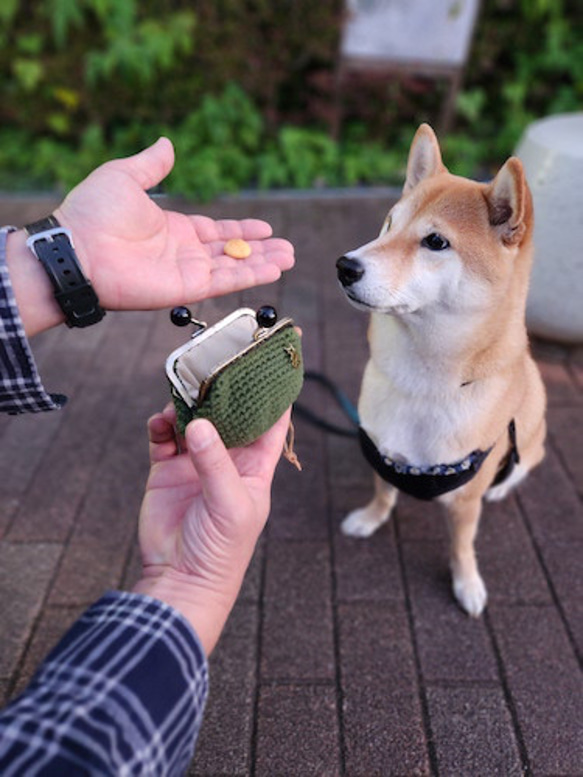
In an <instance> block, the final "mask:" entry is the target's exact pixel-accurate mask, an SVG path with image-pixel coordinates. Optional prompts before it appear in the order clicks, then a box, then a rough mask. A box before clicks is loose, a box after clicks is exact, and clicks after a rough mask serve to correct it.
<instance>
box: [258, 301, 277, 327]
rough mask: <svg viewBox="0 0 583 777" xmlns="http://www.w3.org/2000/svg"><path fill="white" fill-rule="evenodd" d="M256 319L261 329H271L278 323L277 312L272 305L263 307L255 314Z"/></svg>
mask: <svg viewBox="0 0 583 777" xmlns="http://www.w3.org/2000/svg"><path fill="white" fill-rule="evenodd" d="M255 319H256V321H257V323H258V324H259V326H260V327H263V329H270V328H271V327H272V326H274V324H276V323H277V310H276V309H275V308H274V307H272V306H271V305H262V306H261V307H260V308H259V310H258V311H257V313H256V314H255Z"/></svg>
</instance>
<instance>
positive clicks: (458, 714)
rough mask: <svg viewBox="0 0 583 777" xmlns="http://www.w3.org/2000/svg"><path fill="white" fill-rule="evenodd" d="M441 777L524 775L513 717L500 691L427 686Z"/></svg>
mask: <svg viewBox="0 0 583 777" xmlns="http://www.w3.org/2000/svg"><path fill="white" fill-rule="evenodd" d="M427 698H428V707H429V714H430V716H431V731H432V734H433V737H434V741H435V745H436V751H437V766H438V771H439V774H444V775H454V774H460V775H462V774H467V775H470V774H472V775H474V774H475V775H477V774H488V775H496V774H498V775H504V777H521V776H522V775H523V774H524V771H523V768H522V764H521V761H520V754H519V749H518V745H517V743H516V740H515V736H514V730H513V728H512V719H511V716H510V713H509V711H508V708H507V706H506V702H505V700H504V696H503V694H502V692H501V691H500V690H499V689H496V688H480V687H478V688H429V689H428V691H427Z"/></svg>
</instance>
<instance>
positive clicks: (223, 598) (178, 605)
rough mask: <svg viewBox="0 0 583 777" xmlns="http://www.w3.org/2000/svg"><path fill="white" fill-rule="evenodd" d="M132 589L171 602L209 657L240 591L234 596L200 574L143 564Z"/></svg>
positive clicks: (166, 602)
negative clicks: (219, 589)
mask: <svg viewBox="0 0 583 777" xmlns="http://www.w3.org/2000/svg"><path fill="white" fill-rule="evenodd" d="M133 590H134V592H135V593H140V594H145V595H146V596H150V597H152V598H154V599H158V600H159V601H162V602H164V603H165V604H168V605H170V606H171V607H173V608H174V609H175V610H177V611H178V612H179V613H180V614H181V615H182V616H183V617H184V618H186V620H187V621H188V622H189V623H190V625H191V627H192V629H193V630H194V631H195V632H196V634H197V636H198V638H199V640H200V642H201V644H202V646H203V648H204V650H205V653H206V654H207V656H209V655H210V654H211V652H212V650H213V648H214V647H215V645H216V643H217V642H218V639H219V637H220V635H221V632H222V630H223V627H224V625H225V623H226V620H227V618H228V616H229V613H230V611H231V609H232V607H233V604H234V603H235V599H236V596H237V592H238V588H237V589H236V591H235V593H234V595H233V596H229V595H228V594H227V595H225V594H224V593H223V592H218V591H216V590H215V589H214V588H213V587H212V585H210V584H209V583H208V581H206V580H204V579H202V578H200V577H199V576H198V575H195V574H189V573H187V572H180V571H178V570H175V569H172V568H170V567H158V566H147V567H144V569H143V572H142V577H141V578H140V580H139V581H138V582H137V583H136V584H135V585H134V587H133Z"/></svg>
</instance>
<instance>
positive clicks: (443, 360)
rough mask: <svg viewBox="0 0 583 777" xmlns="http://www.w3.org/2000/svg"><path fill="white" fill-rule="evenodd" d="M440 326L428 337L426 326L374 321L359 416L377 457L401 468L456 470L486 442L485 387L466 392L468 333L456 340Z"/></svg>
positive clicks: (374, 318) (387, 318)
mask: <svg viewBox="0 0 583 777" xmlns="http://www.w3.org/2000/svg"><path fill="white" fill-rule="evenodd" d="M458 325H459V322H458ZM443 327H447V322H442V326H441V327H440V325H439V324H436V322H435V321H433V322H432V327H431V331H428V332H424V331H423V325H422V324H421V326H420V327H418V328H417V329H415V330H414V331H413V330H412V329H411V328H410V327H409V326H405V325H403V324H402V322H399V321H398V320H397V319H395V318H393V317H391V316H387V315H378V314H374V315H373V316H372V319H371V327H370V333H369V336H370V347H371V358H370V360H369V362H368V364H367V366H366V369H365V373H364V376H363V382H362V388H361V394H360V400H359V408H358V409H359V414H360V419H361V423H362V426H363V427H364V428H365V430H366V431H367V432H368V433H369V435H370V436H371V437H372V439H373V440H374V441H375V443H376V444H377V446H378V447H379V450H380V451H381V452H382V453H383V454H385V455H388V456H390V457H391V458H393V459H395V460H397V461H404V462H407V463H409V464H412V465H418V466H429V465H433V464H437V463H453V462H455V461H458V460H460V459H463V458H464V457H465V456H467V455H468V453H470V452H471V451H472V450H474V449H475V448H477V447H479V446H480V443H483V441H481V440H479V439H478V436H477V433H476V424H475V420H476V415H478V416H480V415H482V414H483V413H484V412H485V411H487V410H488V408H486V407H485V404H484V395H485V392H484V391H483V387H481V386H474V385H470V386H463V385H462V383H463V375H462V370H461V367H460V363H459V350H460V342H461V340H463V337H464V334H463V331H462V330H463V327H462V328H458V330H457V331H456V334H455V336H452V335H451V333H448V332H446V331H443ZM490 389H491V387H490ZM488 393H489V394H491V392H488ZM490 399H491V397H490ZM487 404H488V405H489V404H490V401H489V402H488V403H487ZM492 442H493V441H492Z"/></svg>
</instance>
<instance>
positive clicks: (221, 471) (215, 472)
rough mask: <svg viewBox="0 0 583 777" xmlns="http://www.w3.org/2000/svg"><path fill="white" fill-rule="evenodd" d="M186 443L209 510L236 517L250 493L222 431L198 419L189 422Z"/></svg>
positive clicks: (224, 515)
mask: <svg viewBox="0 0 583 777" xmlns="http://www.w3.org/2000/svg"><path fill="white" fill-rule="evenodd" d="M186 444H187V447H188V451H189V453H190V458H191V460H192V463H193V465H194V468H195V469H196V471H197V474H198V476H199V479H200V484H201V487H202V490H203V494H204V496H205V501H206V503H207V506H208V508H209V512H211V513H215V514H216V515H220V516H223V517H231V516H232V517H233V520H236V517H237V516H238V515H239V514H240V513H241V511H242V510H243V509H244V505H245V502H246V501H247V494H246V491H245V488H244V486H243V483H242V481H241V478H240V476H239V473H238V471H237V468H236V467H235V464H234V463H233V461H232V459H231V457H230V456H229V453H228V451H227V449H226V448H225V446H224V444H223V441H222V440H221V438H220V437H219V433H218V432H217V430H216V429H215V427H214V426H213V425H212V424H211V423H210V422H209V421H206V420H204V419H199V420H196V421H193V422H191V423H190V424H189V425H188V426H187V428H186Z"/></svg>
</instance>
